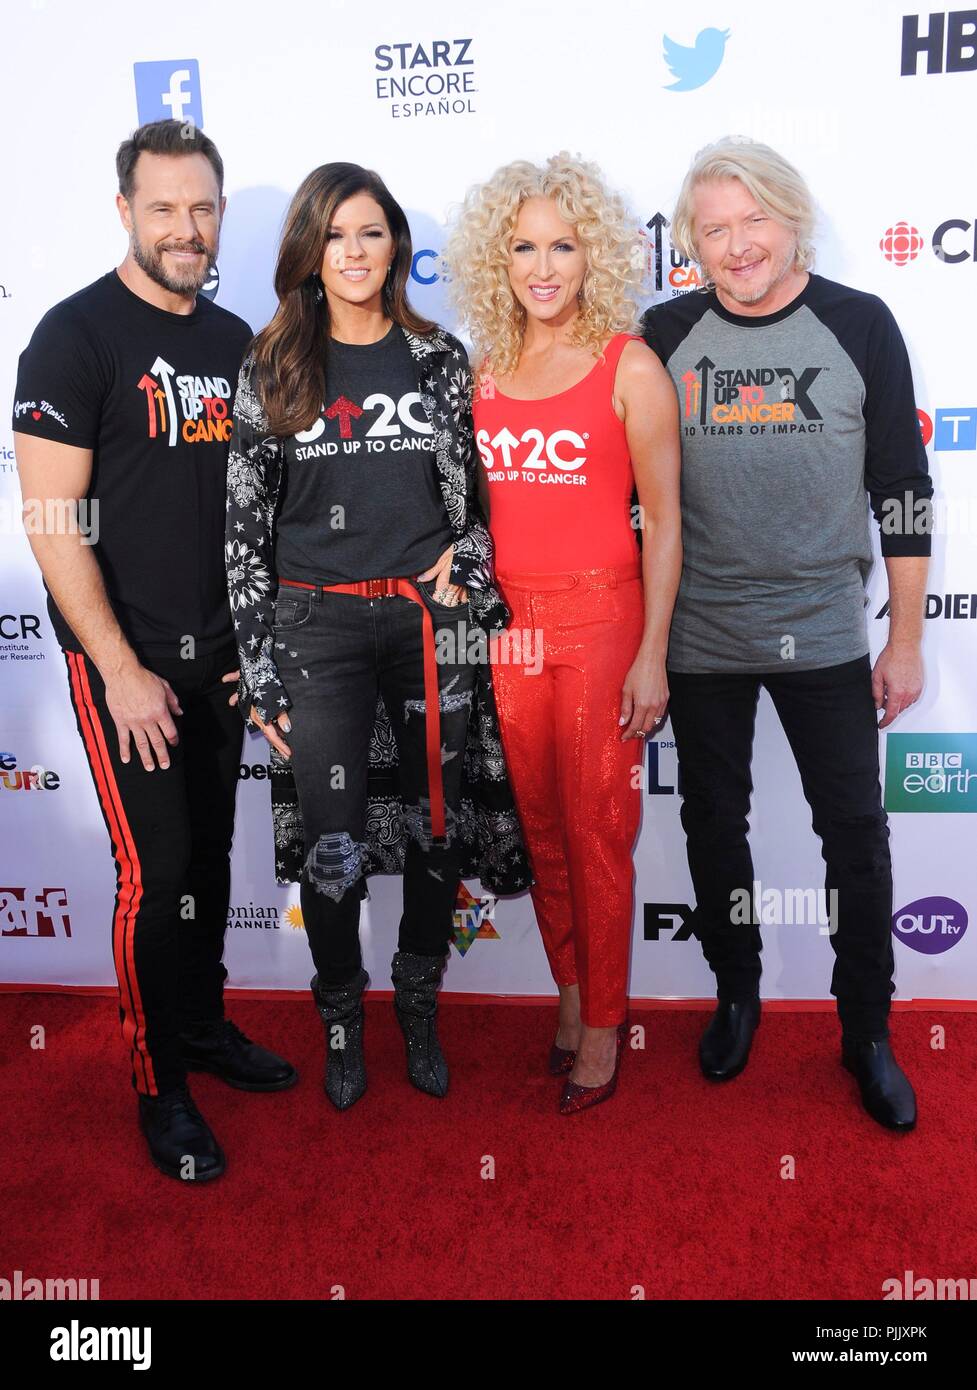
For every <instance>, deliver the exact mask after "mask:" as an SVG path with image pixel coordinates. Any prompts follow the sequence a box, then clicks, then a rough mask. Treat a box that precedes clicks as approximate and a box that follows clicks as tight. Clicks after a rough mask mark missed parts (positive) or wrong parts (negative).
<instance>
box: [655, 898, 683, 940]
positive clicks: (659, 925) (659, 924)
mask: <svg viewBox="0 0 977 1390" xmlns="http://www.w3.org/2000/svg"><path fill="white" fill-rule="evenodd" d="M673 927H674V929H675V930H674V933H673V935H672V936H671V937H669V938H668V940H670V941H688V940H689V938H690V937H691V936H692V909H691V907H689V905H688V903H645V940H646V941H660V940H661V937H660V936H659V935H658V933H659V932H662V931H672V929H673Z"/></svg>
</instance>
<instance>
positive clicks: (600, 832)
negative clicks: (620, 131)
mask: <svg viewBox="0 0 977 1390" xmlns="http://www.w3.org/2000/svg"><path fill="white" fill-rule="evenodd" d="M444 259H445V262H446V265H447V268H448V271H449V275H450V285H451V292H452V294H453V296H454V299H455V302H456V306H457V309H458V312H459V314H460V317H461V319H462V320H463V321H464V322H465V324H466V325H467V326H468V328H469V329H470V332H471V335H472V339H473V341H474V345H475V357H476V385H475V393H474V395H475V400H474V421H475V429H476V440H477V444H478V449H479V454H480V456H481V460H482V463H483V465H484V468H483V469H482V471H481V479H480V482H481V487H482V494H483V498H484V505H485V508H486V511H487V512H488V514H489V525H490V528H491V531H492V535H493V538H494V541H495V547H496V571H497V578H498V582H499V585H500V588H501V589H502V591H503V592H504V594H505V598H506V601H507V603H508V604H509V606H510V607H511V609H512V612H513V619H512V628H511V629H510V636H511V637H514V635H515V633H518V634H519V635H520V636H522V637H528V639H529V645H530V647H533V645H534V644H535V643H539V642H540V641H541V644H542V665H541V667H539V666H538V665H535V666H533V667H531V666H528V665H526V664H525V663H523V664H518V663H517V661H513V660H510V659H509V658H512V657H513V656H515V655H516V654H517V644H516V642H515V641H514V640H512V641H510V642H509V643H508V645H506V644H505V643H502V644H499V643H497V644H496V650H495V653H494V658H493V680H494V684H495V693H496V701H497V704H498V711H499V720H500V726H501V731H502V742H503V746H504V749H505V752H506V758H507V761H508V763H509V768H510V775H511V778H512V783H513V790H514V792H515V797H516V804H517V807H518V809H519V813H520V818H521V820H522V823H523V828H524V833H525V835H526V840H527V846H528V849H529V855H530V861H531V864H532V868H533V874H534V877H535V880H536V882H535V886H534V888H533V890H532V896H533V906H534V908H535V910H536V918H537V921H538V923H539V927H540V931H541V934H542V938H543V943H544V946H545V949H546V953H547V957H548V959H549V963H550V968H551V970H552V972H553V977H554V979H555V981H556V984H557V986H558V987H559V992H560V1016H559V1029H558V1032H557V1037H556V1042H555V1044H554V1047H553V1049H552V1052H551V1057H550V1070H551V1072H553V1074H555V1075H565V1076H566V1080H565V1082H564V1087H563V1094H562V1096H561V1100H560V1110H561V1112H562V1113H563V1114H573V1113H576V1112H577V1111H580V1110H583V1109H587V1108H590V1107H591V1106H593V1105H596V1104H597V1103H599V1102H600V1101H602V1100H606V1099H607V1098H608V1097H609V1096H610V1095H612V1094H613V1092H614V1089H615V1087H616V1084H617V1073H618V1067H619V1064H620V1058H621V1053H622V1050H623V1045H624V1036H625V1022H624V1021H625V1014H626V1004H627V977H628V963H629V956H630V939H631V923H632V918H633V913H634V866H633V861H632V849H633V846H634V840H635V836H636V834H637V829H638V821H639V817H640V798H641V790H640V788H641V780H642V779H641V776H640V763H641V760H642V754H641V753H640V752H638V751H637V750H636V747H635V742H634V740H642V739H643V738H644V737H645V736H646V735H647V734H648V733H649V732H650V731H651V730H652V729H653V727H654V726H655V724H656V723H657V722H658V721H659V720H660V719H661V718H662V717H663V715H664V713H665V709H666V706H667V703H668V687H667V684H666V677H665V654H666V646H667V637H668V628H669V623H670V620H671V613H672V605H673V603H674V600H675V594H676V590H677V586H678V580H679V573H680V570H681V559H682V550H681V528H680V522H679V436H678V406H677V402H676V398H675V392H674V389H673V387H672V384H671V381H670V380H669V378H668V375H667V373H666V372H665V370H664V368H663V367H662V365H661V363H660V362H659V361H658V359H657V357H656V356H655V354H654V353H653V352H652V351H651V350H650V349H649V348H648V347H647V346H646V345H645V343H644V342H643V341H642V340H641V339H640V337H639V336H638V335H637V312H636V302H635V301H636V298H637V295H638V294H639V293H640V290H641V285H642V281H643V275H644V267H645V264H646V253H645V248H644V247H643V246H642V242H641V234H640V232H639V230H638V227H637V226H636V225H635V224H634V223H633V222H632V221H631V219H630V218H629V217H628V215H627V213H626V211H625V207H624V204H623V202H622V200H621V199H620V198H619V197H618V196H616V195H615V194H613V193H611V192H609V191H608V190H607V189H606V188H605V186H604V183H603V179H602V176H601V174H600V171H599V170H598V169H597V168H596V167H595V166H594V165H592V164H587V163H583V162H581V161H580V160H578V159H573V158H571V157H570V156H569V155H568V154H566V153H565V152H564V153H561V154H558V155H555V156H553V157H552V158H551V159H549V160H548V161H547V163H546V165H545V167H542V168H540V167H537V166H536V165H534V164H531V163H528V162H526V161H522V160H520V161H518V162H516V163H513V164H508V165H506V166H505V167H504V168H501V169H498V170H497V171H496V172H495V173H494V174H493V175H492V177H491V178H490V179H489V180H488V181H487V182H486V183H484V184H481V185H479V186H477V187H475V188H472V189H471V190H470V191H469V193H468V195H467V197H466V199H465V202H464V204H463V206H462V208H461V211H460V213H459V216H458V218H457V220H456V222H455V225H454V228H453V231H452V234H451V236H450V238H449V240H448V243H447V245H446V247H445V251H444ZM635 490H636V491H637V499H638V504H639V505H638V506H637V508H634V509H632V507H631V503H632V500H633V497H634V493H635ZM635 513H636V515H635ZM639 518H640V526H639V522H638V519H639ZM638 529H642V530H643V543H642V545H641V547H640V550H639V545H638V540H637V530H638ZM525 645H526V644H525V641H523V642H520V643H519V644H518V648H519V650H520V653H521V654H522V655H524V654H525ZM536 660H537V662H538V651H537V658H536ZM534 670H535V674H532V672H533V671H534ZM642 747H643V745H642ZM635 764H639V766H638V767H636V766H635Z"/></svg>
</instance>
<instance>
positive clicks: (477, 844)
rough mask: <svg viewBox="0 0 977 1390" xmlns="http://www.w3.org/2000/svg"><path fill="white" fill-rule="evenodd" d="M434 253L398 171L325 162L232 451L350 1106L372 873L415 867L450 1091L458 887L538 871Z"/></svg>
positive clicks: (253, 365) (248, 677) (243, 536)
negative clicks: (441, 1004)
mask: <svg viewBox="0 0 977 1390" xmlns="http://www.w3.org/2000/svg"><path fill="white" fill-rule="evenodd" d="M411 260H412V252H411V240H410V231H409V228H408V225H407V219H406V217H405V215H404V212H403V210H402V209H401V208H400V206H399V205H398V204H397V203H396V202H395V201H394V199H393V198H392V197H391V195H390V193H389V191H388V190H387V188H386V186H385V185H384V183H383V181H382V180H381V179H380V177H379V176H378V175H377V174H376V173H374V172H373V171H372V170H367V169H363V168H361V167H360V166H359V165H356V164H346V163H334V164H324V165H322V166H321V167H320V168H318V169H314V170H313V171H312V173H311V174H309V176H308V177H307V178H306V179H305V181H304V182H303V183H302V185H301V187H300V188H299V190H298V192H297V193H296V194H295V197H294V199H293V200H292V204H291V207H290V209H289V212H288V215H287V218H286V221H285V227H284V231H283V233H282V240H281V247H280V250H279V255H278V264H277V268H276V271H275V290H276V293H277V295H278V301H279V307H278V310H277V312H276V313H275V315H274V317H273V319H272V321H271V322H270V323H269V325H268V326H267V327H266V328H265V329H263V330H262V332H260V333H259V334H258V335H257V336H256V338H255V340H254V343H253V345H252V351H251V353H250V354H249V356H248V357H247V358H246V360H245V362H244V365H243V367H242V369H241V376H240V380H239V383H238V391H237V396H236V399H235V402H234V433H233V437H232V440H231V449H230V457H229V463H228V513H227V569H228V585H229V590H230V598H231V608H232V611H233V614H234V618H235V629H236V634H237V641H238V650H239V655H240V662H241V681H240V692H239V695H240V705H241V708H242V711H244V712H245V714H246V715H247V716H250V720H251V723H252V724H254V725H255V726H256V727H258V728H259V729H260V730H261V732H262V733H263V734H264V736H265V738H266V739H267V740H268V742H269V744H270V745H271V765H272V778H271V781H272V802H273V811H274V822H275V855H276V874H277V876H278V879H279V881H282V882H287V881H289V880H294V879H299V881H300V884H301V889H300V893H301V905H302V914H303V918H304V921H305V927H306V931H307V933H308V939H309V946H310V948H311V950H312V956H313V960H314V962H315V967H316V976H315V978H314V979H313V981H312V992H313V997H314V999H315V1003H316V1006H317V1008H318V1010H319V1013H320V1015H321V1018H322V1021H323V1024H324V1026H325V1029H326V1040H327V1062H326V1075H325V1089H326V1094H327V1095H328V1096H329V1098H330V1100H332V1102H333V1104H334V1105H336V1106H337V1108H339V1109H346V1108H347V1107H348V1106H350V1105H352V1104H353V1103H354V1101H356V1100H357V1099H358V1098H359V1097H360V1096H361V1095H362V1094H363V1091H364V1090H365V1087H366V1074H365V1069H364V1063H363V1050H362V1028H363V1009H362V996H363V991H364V989H365V987H366V985H367V983H368V977H367V974H366V971H365V970H364V969H363V965H362V956H361V952H360V941H359V913H360V902H361V900H362V898H363V897H364V896H365V890H366V876H367V875H368V874H369V873H371V872H377V871H379V872H387V873H397V872H403V875H404V911H403V916H402V917H401V920H400V929H399V945H398V950H397V952H396V954H395V955H394V958H393V964H392V974H393V984H394V1003H395V1007H396V1011H397V1016H398V1019H399V1020H400V1024H401V1027H402V1029H403V1032H404V1036H405V1039H406V1043H407V1067H408V1075H409V1077H410V1079H411V1081H412V1082H413V1084H414V1085H415V1086H417V1087H418V1088H419V1089H420V1090H423V1091H426V1092H428V1093H429V1094H432V1095H436V1096H443V1095H444V1094H445V1091H446V1088H447V1084H448V1072H447V1067H446V1064H445V1060H444V1057H443V1054H442V1052H441V1049H440V1046H439V1042H438V1037H437V1032H436V1028H435V1011H436V996H437V990H438V985H439V983H440V979H441V973H442V970H443V968H444V964H445V958H446V954H447V951H448V946H449V943H450V940H451V934H452V928H453V917H454V911H455V898H456V895H457V890H458V883H459V879H460V877H461V875H462V874H464V875H466V876H467V875H469V874H471V875H477V876H478V877H479V878H480V879H481V881H482V883H483V885H485V886H487V887H489V888H490V889H493V890H494V891H496V892H514V891H518V889H520V888H522V887H525V886H526V884H527V883H528V882H529V877H530V875H529V871H528V865H527V863H526V860H525V856H524V854H523V850H522V842H521V837H520V831H519V824H518V821H517V818H516V815H515V810H514V807H513V803H512V797H511V795H510V793H509V788H508V781H507V776H506V769H505V762H504V759H503V757H502V754H501V747H500V743H499V735H498V727H497V723H496V714H495V704H494V698H493V693H492V683H491V668H490V667H489V665H488V662H487V660H486V659H484V658H483V659H481V660H472V654H473V651H474V653H475V654H476V655H477V653H478V644H475V646H474V648H473V646H472V644H471V643H470V642H469V640H468V634H469V632H470V631H471V630H472V629H474V630H475V631H479V630H480V629H498V628H501V627H502V626H504V624H505V622H506V621H507V620H508V616H509V615H508V612H507V610H506V608H505V605H504V604H503V603H502V601H501V599H500V597H499V595H498V593H497V591H496V590H495V589H494V587H493V585H492V580H491V561H492V551H491V541H490V539H489V536H488V532H487V530H486V529H485V526H484V524H483V522H482V519H481V514H480V511H479V506H478V501H477V496H476V489H475V465H474V460H473V455H472V433H473V432H472V423H471V380H470V375H469V370H468V359H467V356H466V354H465V351H464V348H463V347H462V345H461V343H460V342H459V341H458V340H457V339H456V338H454V337H452V336H451V335H450V334H449V333H446V332H445V331H444V330H443V329H441V328H439V327H438V326H437V325H436V324H434V323H431V322H429V321H428V320H426V319H424V318H422V317H421V316H420V315H418V314H417V313H416V312H415V311H414V310H413V309H412V308H411V306H410V304H409V302H408V299H407V280H408V277H409V274H410V268H411ZM483 637H484V634H483ZM436 644H437V645H436ZM482 646H483V647H484V646H485V643H484V640H483V642H482Z"/></svg>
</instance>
